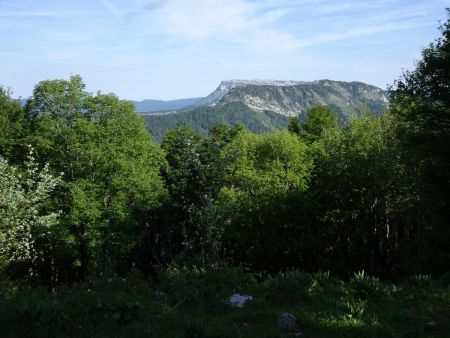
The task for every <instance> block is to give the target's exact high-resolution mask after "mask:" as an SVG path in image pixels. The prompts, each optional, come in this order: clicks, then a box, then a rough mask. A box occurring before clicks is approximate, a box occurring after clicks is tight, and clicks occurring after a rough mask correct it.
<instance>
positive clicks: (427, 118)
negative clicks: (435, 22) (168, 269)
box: [390, 9, 450, 271]
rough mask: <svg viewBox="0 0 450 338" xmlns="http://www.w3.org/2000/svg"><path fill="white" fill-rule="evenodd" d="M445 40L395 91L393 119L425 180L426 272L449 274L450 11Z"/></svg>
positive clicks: (432, 48) (443, 29) (436, 44)
mask: <svg viewBox="0 0 450 338" xmlns="http://www.w3.org/2000/svg"><path fill="white" fill-rule="evenodd" d="M447 16H448V18H447V21H446V22H445V23H444V24H442V25H441V26H440V30H441V33H442V36H441V37H440V38H438V39H437V40H435V41H434V42H432V43H430V45H429V46H428V48H425V49H424V50H422V58H421V59H420V60H419V61H418V62H417V65H416V68H415V69H414V70H413V71H407V72H405V73H404V74H403V75H402V77H401V78H400V79H399V80H398V81H396V83H395V84H394V86H393V87H392V88H390V100H391V108H390V113H391V114H392V115H393V116H394V118H395V120H396V121H397V134H398V136H399V138H400V140H401V141H402V143H403V145H404V149H405V151H406V152H407V158H408V159H409V165H410V167H411V168H413V169H414V170H415V171H416V173H417V174H418V175H419V176H420V177H421V181H422V191H421V200H422V208H423V210H428V211H427V212H425V214H424V215H423V217H424V218H425V223H426V225H424V229H428V230H427V231H426V232H425V234H426V235H427V236H428V237H429V238H428V248H429V249H428V253H425V252H423V253H422V255H423V256H427V257H428V258H427V259H426V263H425V266H427V267H428V268H429V269H433V270H434V271H445V270H446V269H447V267H448V266H449V264H450V250H449V249H448V241H449V240H450V228H449V226H448V224H449V222H450V212H449V210H450V205H449V200H450V198H449V197H450V195H449V193H448V192H449V191H450V148H449V147H448V144H449V143H450V10H449V9H447Z"/></svg>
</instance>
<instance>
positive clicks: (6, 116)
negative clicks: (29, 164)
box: [0, 86, 27, 162]
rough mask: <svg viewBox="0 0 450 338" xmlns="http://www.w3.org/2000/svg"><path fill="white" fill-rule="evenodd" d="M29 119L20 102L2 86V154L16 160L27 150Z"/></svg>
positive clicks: (0, 114)
mask: <svg viewBox="0 0 450 338" xmlns="http://www.w3.org/2000/svg"><path fill="white" fill-rule="evenodd" d="M26 132H27V120H26V117H25V113H24V111H23V109H22V107H21V106H20V104H19V102H17V101H15V100H13V99H12V98H11V94H10V92H9V91H7V90H5V89H4V88H2V87H1V86H0V155H3V156H4V157H5V158H7V159H9V160H13V161H15V162H17V161H19V160H22V158H21V157H22V155H23V154H24V153H25V152H26V151H25V150H26V147H25V144H24V137H25V135H26Z"/></svg>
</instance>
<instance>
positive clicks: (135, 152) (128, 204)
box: [26, 76, 165, 278]
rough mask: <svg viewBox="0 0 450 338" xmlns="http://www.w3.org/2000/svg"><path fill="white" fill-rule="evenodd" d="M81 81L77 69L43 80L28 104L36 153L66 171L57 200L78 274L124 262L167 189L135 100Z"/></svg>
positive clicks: (158, 154)
mask: <svg viewBox="0 0 450 338" xmlns="http://www.w3.org/2000/svg"><path fill="white" fill-rule="evenodd" d="M84 87H85V86H84V83H83V82H82V81H81V78H79V77H78V76H75V77H72V78H71V79H70V80H68V81H67V80H55V81H43V82H41V83H39V84H38V85H37V86H36V87H35V89H34V92H33V96H32V97H31V99H30V100H29V102H28V104H27V106H26V110H27V113H28V114H29V115H30V118H31V135H30V137H29V140H30V142H31V144H33V146H34V147H35V149H36V153H37V156H38V159H39V160H40V161H42V162H49V163H50V168H51V169H52V170H53V171H55V172H63V175H62V183H61V188H62V189H61V191H60V193H59V195H58V198H57V200H56V201H55V203H57V204H58V205H60V206H61V208H62V211H63V214H62V216H61V224H62V225H63V226H64V228H65V229H68V230H69V233H70V234H71V238H72V242H73V243H74V244H73V247H74V252H73V262H72V266H74V267H75V272H76V277H75V278H83V277H84V276H85V275H86V273H88V271H91V272H92V271H96V270H97V271H98V270H99V271H102V270H104V269H106V268H111V269H113V270H115V271H119V272H120V271H122V272H123V271H126V270H127V269H129V268H130V266H131V265H132V264H133V263H135V258H134V257H136V252H137V251H139V247H140V245H141V244H142V239H143V238H144V237H145V236H144V235H145V233H146V232H147V231H148V228H149V227H151V218H152V217H151V213H152V210H154V209H155V208H157V207H159V205H160V203H161V200H162V198H163V197H164V195H165V189H164V186H163V182H162V179H161V177H160V168H161V166H164V163H165V161H164V156H163V153H162V151H161V150H160V149H159V147H158V146H157V145H155V144H154V143H153V142H152V141H151V138H150V136H149V134H148V132H147V130H146V129H145V127H144V124H143V121H142V119H141V118H140V117H139V116H138V115H137V114H136V113H135V111H134V107H133V105H132V104H131V103H129V102H127V101H121V100H119V99H118V98H117V97H116V96H115V95H112V94H108V95H105V94H101V93H97V94H96V95H92V94H90V93H87V92H85V91H84ZM67 265H69V264H65V266H67Z"/></svg>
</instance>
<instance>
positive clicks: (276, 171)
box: [217, 131, 312, 270]
mask: <svg viewBox="0 0 450 338" xmlns="http://www.w3.org/2000/svg"><path fill="white" fill-rule="evenodd" d="M221 159H222V160H221V162H222V163H224V167H223V171H222V172H223V177H224V184H223V187H222V189H221V190H220V193H219V196H218V202H217V203H218V206H219V220H218V221H219V222H221V223H222V224H227V226H226V228H225V233H224V235H223V236H224V244H223V245H224V251H225V252H226V254H227V255H229V258H231V259H232V260H233V261H235V262H240V263H250V264H252V265H253V266H254V267H256V266H258V268H263V269H265V268H267V269H270V270H271V269H275V270H276V269H278V268H281V267H283V266H284V264H285V263H284V262H285V261H286V259H287V260H289V259H293V258H292V257H293V256H296V255H297V254H298V252H297V251H296V245H297V243H298V242H296V241H291V240H289V238H292V236H296V231H297V228H296V226H295V224H289V223H288V221H285V219H284V217H289V212H290V210H289V208H290V207H291V206H292V207H293V205H292V204H290V203H289V202H288V200H289V199H291V198H295V196H298V195H301V194H302V192H303V191H305V190H306V189H307V187H308V180H309V175H310V171H311V168H312V165H311V161H310V160H309V159H308V157H307V156H306V145H305V144H304V143H302V142H301V141H300V140H299V139H298V138H297V137H296V136H294V135H292V134H290V133H288V132H273V133H268V134H265V135H255V134H251V133H249V132H245V131H244V132H242V133H241V134H239V135H238V136H237V137H236V139H234V140H233V141H232V142H231V143H229V144H228V145H227V146H226V147H225V148H224V149H223V152H222V154H221ZM293 196H294V197H293ZM285 222H286V223H285ZM236 234H239V237H236ZM294 238H295V237H294ZM290 257H291V258H290Z"/></svg>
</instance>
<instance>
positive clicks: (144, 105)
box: [131, 97, 201, 113]
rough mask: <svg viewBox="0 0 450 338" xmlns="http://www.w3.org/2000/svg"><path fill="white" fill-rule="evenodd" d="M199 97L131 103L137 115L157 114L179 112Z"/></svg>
mask: <svg viewBox="0 0 450 338" xmlns="http://www.w3.org/2000/svg"><path fill="white" fill-rule="evenodd" d="M200 99H201V98H200V97H194V98H189V99H179V100H169V101H163V100H143V101H131V102H132V103H133V104H134V106H135V107H136V111H137V112H138V113H148V112H158V111H165V110H179V109H183V108H185V107H187V106H191V105H193V104H195V103H196V102H197V101H198V100H200Z"/></svg>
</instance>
